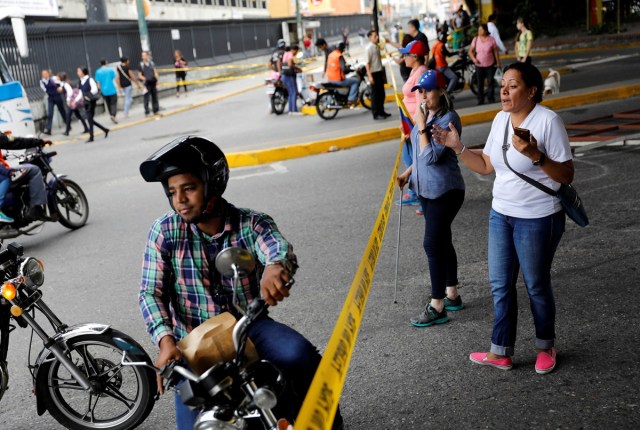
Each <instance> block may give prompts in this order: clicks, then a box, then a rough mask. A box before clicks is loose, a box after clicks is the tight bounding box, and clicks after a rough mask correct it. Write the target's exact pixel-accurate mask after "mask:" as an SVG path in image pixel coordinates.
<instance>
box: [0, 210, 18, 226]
mask: <svg viewBox="0 0 640 430" xmlns="http://www.w3.org/2000/svg"><path fill="white" fill-rule="evenodd" d="M13 221H15V220H14V219H13V218H11V217H10V216H7V215H6V214H5V213H4V212H2V211H0V222H3V223H6V224H11V223H12V222H13Z"/></svg>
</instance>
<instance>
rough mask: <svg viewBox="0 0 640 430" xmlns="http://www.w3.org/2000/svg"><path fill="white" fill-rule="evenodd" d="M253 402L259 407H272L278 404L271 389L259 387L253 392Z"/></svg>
mask: <svg viewBox="0 0 640 430" xmlns="http://www.w3.org/2000/svg"><path fill="white" fill-rule="evenodd" d="M253 403H255V404H256V406H257V407H258V408H260V409H273V408H275V407H276V404H278V398H277V397H276V395H275V394H274V393H273V391H271V390H269V389H268V388H264V387H260V388H258V389H257V390H256V392H255V393H253Z"/></svg>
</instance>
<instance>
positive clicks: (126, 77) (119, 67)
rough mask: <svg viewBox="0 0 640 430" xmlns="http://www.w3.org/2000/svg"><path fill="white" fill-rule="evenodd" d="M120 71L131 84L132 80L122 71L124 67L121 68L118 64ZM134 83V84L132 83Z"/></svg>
mask: <svg viewBox="0 0 640 430" xmlns="http://www.w3.org/2000/svg"><path fill="white" fill-rule="evenodd" d="M118 70H119V71H120V73H121V74H122V76H124V77H125V78H127V81H129V82H131V78H130V77H128V76H127V74H126V73H125V72H124V70H122V67H120V64H118ZM131 83H133V82H131Z"/></svg>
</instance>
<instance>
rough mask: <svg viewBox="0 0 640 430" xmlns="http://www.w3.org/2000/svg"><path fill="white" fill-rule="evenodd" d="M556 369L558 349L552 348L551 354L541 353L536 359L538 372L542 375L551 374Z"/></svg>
mask: <svg viewBox="0 0 640 430" xmlns="http://www.w3.org/2000/svg"><path fill="white" fill-rule="evenodd" d="M555 368H556V349H555V348H551V352H550V353H549V352H547V351H540V352H539V353H538V358H537V359H536V372H538V373H539V374H541V375H544V374H545V373H549V372H551V371H552V370H553V369H555Z"/></svg>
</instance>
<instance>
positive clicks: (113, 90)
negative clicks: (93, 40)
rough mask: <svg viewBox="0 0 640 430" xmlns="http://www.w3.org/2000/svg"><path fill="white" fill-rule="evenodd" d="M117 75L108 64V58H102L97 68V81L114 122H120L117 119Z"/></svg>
mask: <svg viewBox="0 0 640 430" xmlns="http://www.w3.org/2000/svg"><path fill="white" fill-rule="evenodd" d="M117 77H118V75H117V74H116V71H115V70H113V69H112V68H111V67H109V66H107V60H104V59H103V60H100V68H99V69H98V70H96V82H97V83H98V89H99V90H100V92H101V93H102V98H103V99H104V103H105V105H106V106H107V110H108V111H109V115H110V116H111V121H112V122H113V123H114V124H117V123H118V121H117V120H116V114H117V113H118V86H117V84H116V78H117Z"/></svg>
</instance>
